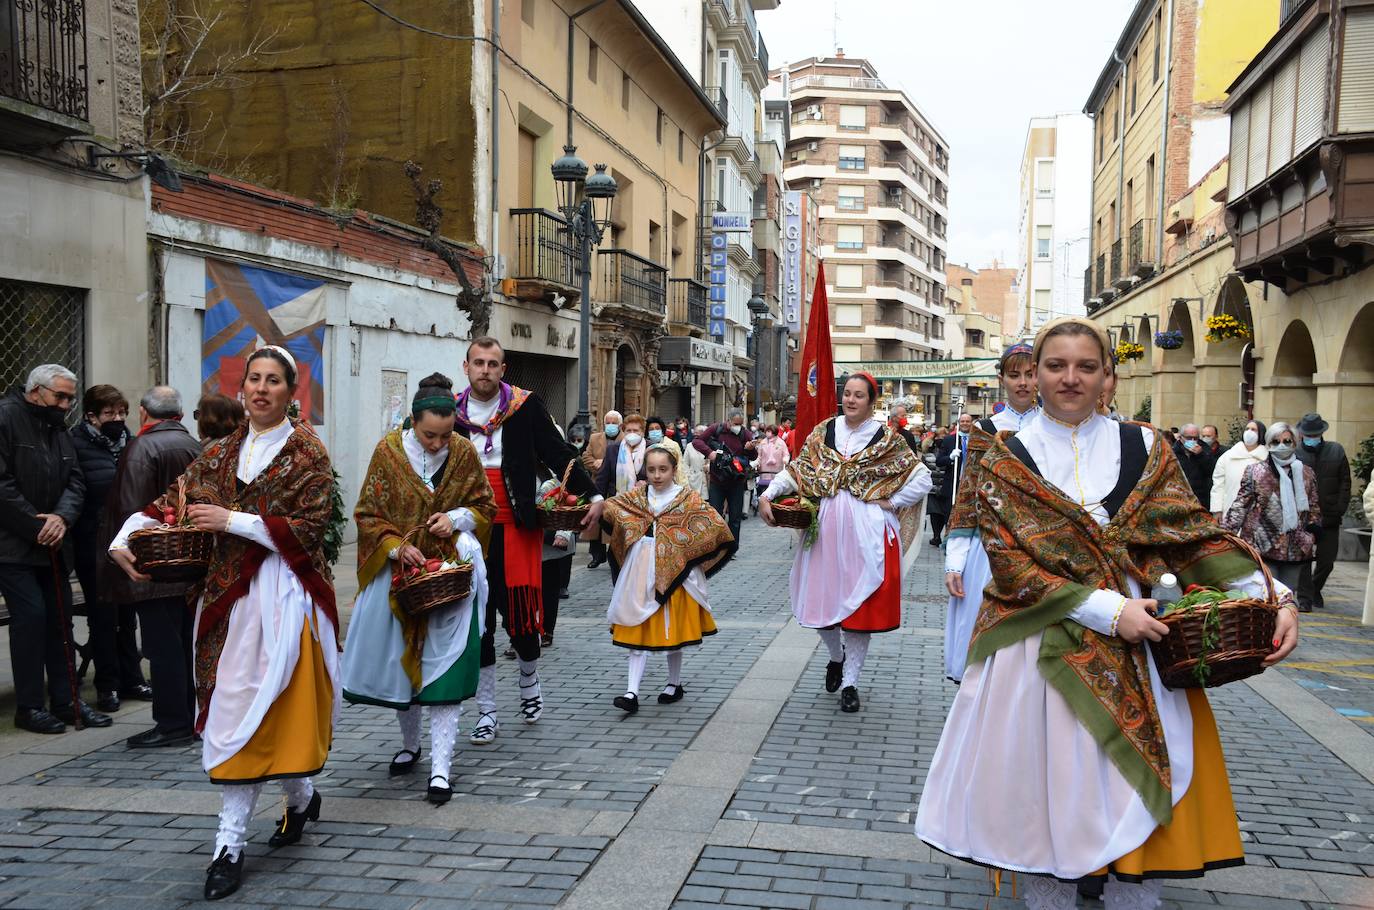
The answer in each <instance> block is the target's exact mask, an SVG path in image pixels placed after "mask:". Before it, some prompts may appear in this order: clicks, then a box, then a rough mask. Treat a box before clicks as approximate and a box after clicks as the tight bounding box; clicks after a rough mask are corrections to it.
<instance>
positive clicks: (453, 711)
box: [415, 705, 463, 785]
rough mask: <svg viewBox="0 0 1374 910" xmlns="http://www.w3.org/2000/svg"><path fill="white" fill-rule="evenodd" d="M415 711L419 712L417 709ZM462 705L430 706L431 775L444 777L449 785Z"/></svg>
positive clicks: (432, 779) (431, 779)
mask: <svg viewBox="0 0 1374 910" xmlns="http://www.w3.org/2000/svg"><path fill="white" fill-rule="evenodd" d="M415 713H417V714H418V713H419V712H418V711H416V712H415ZM462 713H463V706H462V705H430V708H429V776H430V782H431V783H433V782H434V778H436V777H442V778H443V779H444V784H445V785H448V775H449V769H450V768H451V767H452V765H453V744H454V743H455V742H457V740H458V718H459V717H461V716H462Z"/></svg>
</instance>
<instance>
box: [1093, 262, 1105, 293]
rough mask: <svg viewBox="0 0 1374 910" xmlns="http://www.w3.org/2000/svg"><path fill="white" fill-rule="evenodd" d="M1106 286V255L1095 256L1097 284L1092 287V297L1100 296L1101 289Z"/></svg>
mask: <svg viewBox="0 0 1374 910" xmlns="http://www.w3.org/2000/svg"><path fill="white" fill-rule="evenodd" d="M1106 286H1107V254H1106V253H1098V254H1097V283H1096V284H1094V285H1093V288H1094V291H1093V293H1094V295H1096V294H1101V293H1102V289H1103V288H1105V287H1106Z"/></svg>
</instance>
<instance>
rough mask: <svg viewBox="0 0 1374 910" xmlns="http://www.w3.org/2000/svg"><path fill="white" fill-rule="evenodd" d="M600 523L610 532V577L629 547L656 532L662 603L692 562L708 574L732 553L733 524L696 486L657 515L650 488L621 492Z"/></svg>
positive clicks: (616, 572) (656, 568)
mask: <svg viewBox="0 0 1374 910" xmlns="http://www.w3.org/2000/svg"><path fill="white" fill-rule="evenodd" d="M601 522H602V525H603V526H604V527H605V528H606V531H607V533H608V534H609V536H610V545H609V549H610V556H611V573H612V576H619V574H620V567H621V565H623V564H624V562H625V560H626V559H627V558H628V557H629V555H630V548H631V547H633V546H634V545H635V544H637V543H639V541H640V540H642V539H643V538H644V537H646V536H647V535H650V534H652V535H653V537H654V597H655V599H656V600H657V601H658V602H659V603H661V604H662V603H667V602H668V598H669V597H671V596H672V594H673V592H674V591H675V590H677V588H678V587H679V586H680V585H681V584H682V583H683V582H684V581H686V580H687V575H688V573H689V572H691V571H692V569H693V568H694V567H696V566H701V568H702V569H703V570H704V571H705V572H706V576H707V577H708V578H709V577H710V576H712V575H714V574H716V573H717V572H719V571H720V570H721V569H723V568H725V563H726V562H727V561H728V560H729V559H730V556H731V555H732V554H733V553H734V543H735V538H734V536H733V535H731V533H730V528H729V526H727V525H726V524H725V521H724V519H722V518H721V517H720V513H719V512H717V511H716V510H715V509H713V508H711V507H710V506H709V505H707V504H706V502H705V501H704V500H703V499H702V498H701V496H700V494H698V493H697V492H696V491H695V490H692V489H686V488H684V489H683V490H682V491H681V492H679V493H678V495H677V496H675V497H674V498H673V501H672V502H670V503H669V504H668V506H667V508H665V509H664V510H663V511H662V512H660V513H658V514H657V515H655V514H654V511H653V509H651V508H650V507H649V494H648V491H647V490H645V489H638V490H631V491H630V492H628V493H621V494H620V495H619V496H615V497H612V498H611V499H608V500H606V507H605V511H603V512H602V513H601Z"/></svg>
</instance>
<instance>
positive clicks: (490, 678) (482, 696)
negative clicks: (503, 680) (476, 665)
mask: <svg viewBox="0 0 1374 910" xmlns="http://www.w3.org/2000/svg"><path fill="white" fill-rule="evenodd" d="M477 710H478V711H479V712H481V713H482V714H490V715H491V716H492V717H495V716H496V665H495V664H492V665H491V666H490V667H483V668H482V669H480V670H478V671H477Z"/></svg>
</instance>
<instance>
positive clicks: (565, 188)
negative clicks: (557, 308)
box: [550, 143, 619, 439]
mask: <svg viewBox="0 0 1374 910" xmlns="http://www.w3.org/2000/svg"><path fill="white" fill-rule="evenodd" d="M550 169H551V170H552V171H553V180H554V185H555V186H556V187H557V189H558V209H559V211H561V212H562V213H563V217H564V218H566V219H567V221H568V232H569V233H570V234H571V235H572V239H573V240H574V242H576V244H577V248H578V256H579V259H580V262H581V267H582V324H581V328H580V338H579V344H578V363H577V416H575V417H574V418H573V422H572V425H571V426H570V427H569V431H570V432H569V435H570V436H571V435H574V434H573V433H572V432H571V431H572V430H573V429H574V428H576V427H581V428H582V435H583V438H584V439H590V438H591V431H592V427H591V424H592V414H591V400H590V399H591V359H592V248H593V247H596V246H599V245H600V244H601V240H602V237H603V236H604V235H605V233H606V229H607V228H608V227H609V226H610V223H611V207H612V205H613V204H614V201H615V194H616V191H617V190H618V189H619V187H617V186H616V182H615V178H614V177H612V176H611V175H610V174H608V173H606V165H604V164H598V165H597V166H596V173H595V174H593V175H592V176H591V177H588V176H587V163H586V162H585V161H583V160H582V159H581V158H579V157H577V147H576V146H574V145H572V144H571V143H569V144H568V145H565V146H563V157H562V158H559V159H558V160H557V161H555V162H554V163H553V166H552V167H551V168H550Z"/></svg>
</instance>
